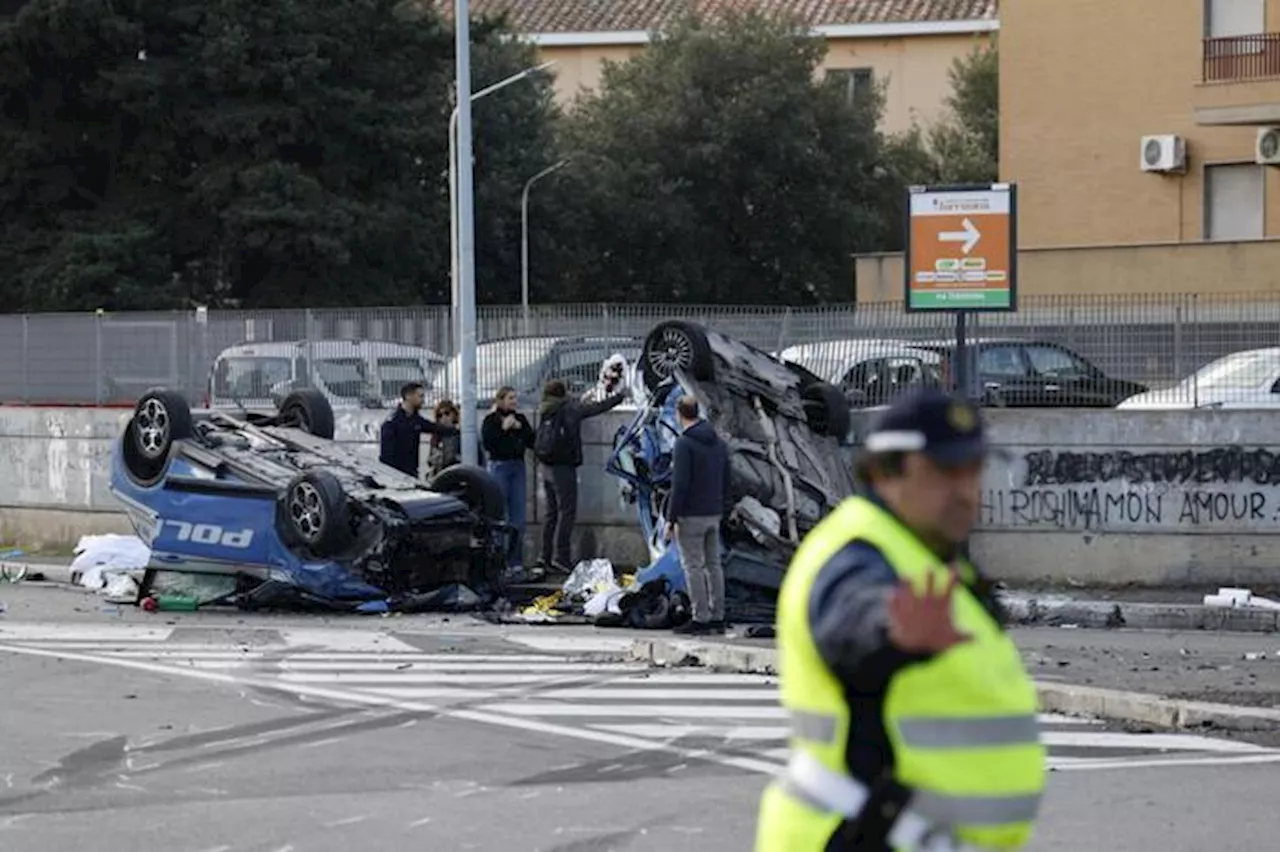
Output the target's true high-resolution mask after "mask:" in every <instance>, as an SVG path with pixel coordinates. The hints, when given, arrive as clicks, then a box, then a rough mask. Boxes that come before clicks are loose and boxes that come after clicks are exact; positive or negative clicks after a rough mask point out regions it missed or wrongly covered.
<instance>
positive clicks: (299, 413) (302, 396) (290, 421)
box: [280, 388, 335, 441]
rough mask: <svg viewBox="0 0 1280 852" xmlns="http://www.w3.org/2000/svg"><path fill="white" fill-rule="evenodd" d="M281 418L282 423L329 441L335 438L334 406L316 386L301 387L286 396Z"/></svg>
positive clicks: (281, 406) (282, 405)
mask: <svg viewBox="0 0 1280 852" xmlns="http://www.w3.org/2000/svg"><path fill="white" fill-rule="evenodd" d="M280 420H281V425H286V426H293V427H295V428H297V429H301V430H302V431H303V432H308V433H310V434H312V435H315V436H316V437H317V438H324V439H325V440H327V441H332V440H333V436H334V432H335V424H334V420H333V406H332V405H330V404H329V400H328V399H327V398H326V397H325V395H324V394H323V393H321V392H320V391H318V390H316V389H315V388H300V389H299V390H296V391H292V392H291V393H290V394H289V395H288V396H286V397H285V398H284V402H282V403H280Z"/></svg>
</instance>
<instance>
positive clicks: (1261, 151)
mask: <svg viewBox="0 0 1280 852" xmlns="http://www.w3.org/2000/svg"><path fill="white" fill-rule="evenodd" d="M1254 159H1255V160H1257V161H1258V165H1260V166H1280V127H1259V128H1258V145H1257V147H1256V148H1255V149H1254Z"/></svg>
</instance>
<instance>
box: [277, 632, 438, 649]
mask: <svg viewBox="0 0 1280 852" xmlns="http://www.w3.org/2000/svg"><path fill="white" fill-rule="evenodd" d="M279 633H280V637H281V638H282V639H283V640H284V644H285V645H292V646H301V645H319V646H320V647H322V648H326V649H332V650H334V651H379V652H382V653H387V652H392V653H399V652H401V651H403V652H406V653H412V652H414V651H417V650H418V649H417V648H415V647H414V646H412V645H410V644H409V643H408V642H405V641H403V640H401V639H397V638H395V637H394V636H392V635H391V634H389V633H374V632H370V631H368V630H348V629H344V628H331V629H329V630H324V629H317V628H307V629H301V630H298V629H293V628H287V629H283V630H280V631H279Z"/></svg>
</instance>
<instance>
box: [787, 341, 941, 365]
mask: <svg viewBox="0 0 1280 852" xmlns="http://www.w3.org/2000/svg"><path fill="white" fill-rule="evenodd" d="M936 354H937V353H934V352H929V351H925V352H922V351H921V350H920V349H918V348H916V346H915V345H913V343H912V342H911V341H909V340H889V339H886V340H865V339H856V338H853V339H849V340H822V341H819V342H817V343H801V344H798V345H796V346H789V347H787V348H786V349H783V350H782V352H780V353H779V357H781V358H782V359H783V360H786V361H798V360H803V359H805V358H834V359H844V358H854V357H857V358H868V357H871V358H874V357H883V356H890V355H914V356H921V355H925V356H936Z"/></svg>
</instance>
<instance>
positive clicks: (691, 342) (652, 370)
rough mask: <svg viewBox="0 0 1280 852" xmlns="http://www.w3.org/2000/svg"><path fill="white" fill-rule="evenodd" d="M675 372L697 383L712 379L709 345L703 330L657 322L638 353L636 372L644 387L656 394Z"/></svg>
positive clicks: (674, 322)
mask: <svg viewBox="0 0 1280 852" xmlns="http://www.w3.org/2000/svg"><path fill="white" fill-rule="evenodd" d="M677 370H679V371H681V372H683V373H685V374H686V375H688V376H689V377H690V378H693V379H697V380H698V381H700V382H705V381H710V380H711V379H712V378H714V376H715V367H714V365H713V364H712V360H711V344H710V343H709V342H708V341H707V333H706V330H705V329H703V328H702V326H700V325H697V324H696V323H691V322H684V321H682V320H671V321H669V322H661V323H658V324H657V325H656V326H654V327H653V330H652V331H650V332H649V334H648V335H647V336H646V337H645V339H644V348H643V349H642V350H641V352H640V372H641V374H642V375H643V376H644V386H645V387H646V388H648V389H649V390H651V391H653V390H657V389H658V388H659V387H660V386H661V385H662V384H663V383H664V382H667V381H669V380H670V379H671V378H672V377H673V376H674V375H675V373H676V371H677Z"/></svg>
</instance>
